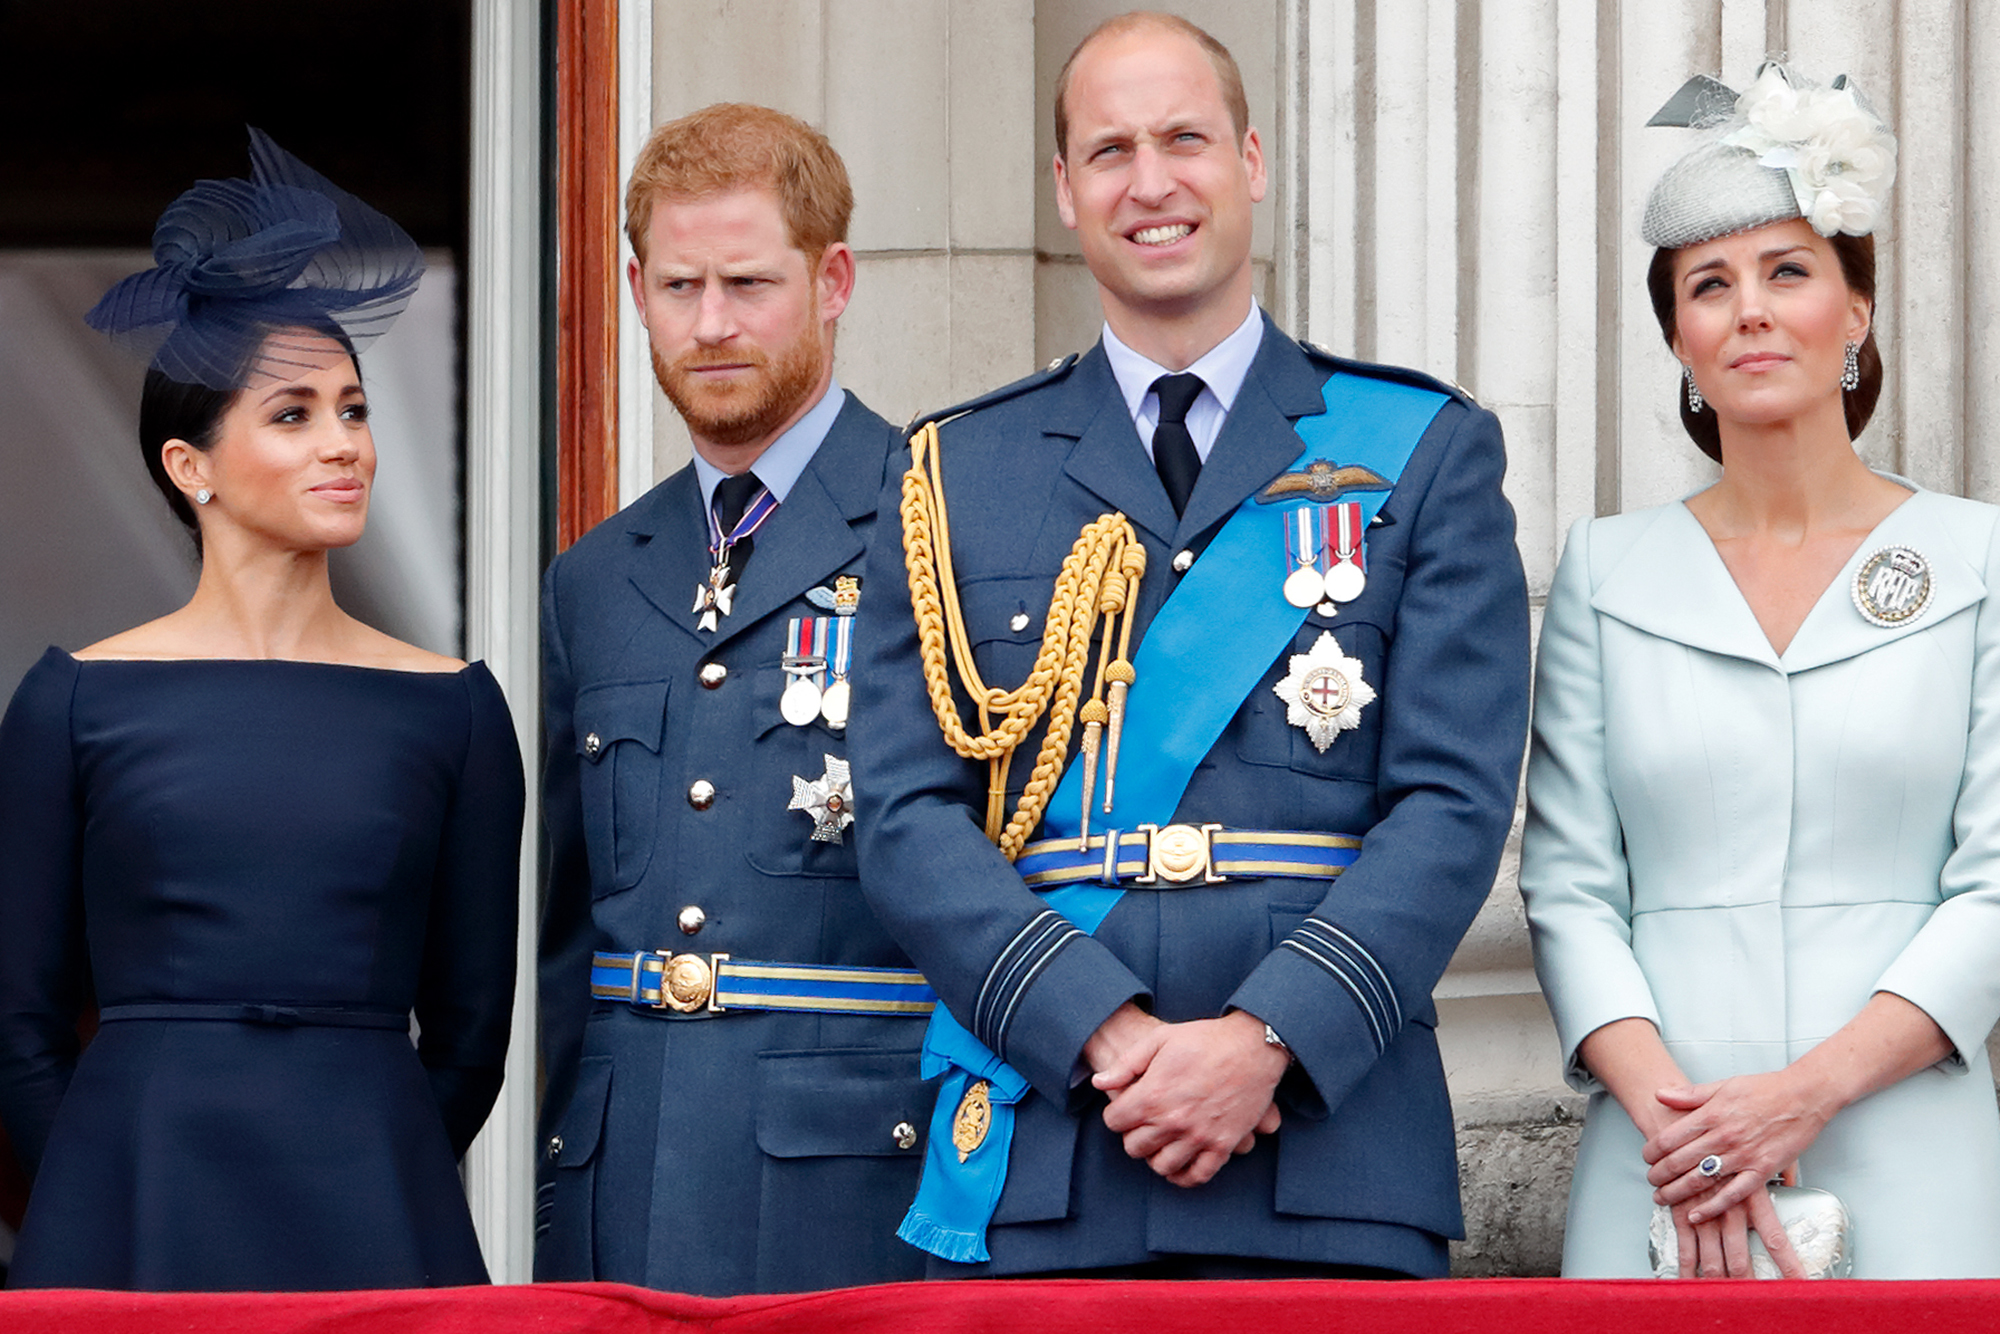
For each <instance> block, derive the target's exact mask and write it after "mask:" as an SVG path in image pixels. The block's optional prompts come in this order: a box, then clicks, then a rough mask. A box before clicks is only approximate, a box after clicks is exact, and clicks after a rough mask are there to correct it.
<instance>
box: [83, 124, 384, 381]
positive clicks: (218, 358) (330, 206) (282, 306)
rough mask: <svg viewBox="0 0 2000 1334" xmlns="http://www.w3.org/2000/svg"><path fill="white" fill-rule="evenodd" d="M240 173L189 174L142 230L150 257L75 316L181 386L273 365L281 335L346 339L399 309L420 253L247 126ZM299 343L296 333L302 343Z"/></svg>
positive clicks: (352, 345) (351, 344)
mask: <svg viewBox="0 0 2000 1334" xmlns="http://www.w3.org/2000/svg"><path fill="white" fill-rule="evenodd" d="M250 169H251V176H250V179H248V180H241V179H231V180H220V181H198V182H196V183H195V185H194V186H193V188H191V189H189V190H188V191H187V192H186V193H184V194H182V195H181V196H180V198H178V199H176V200H174V202H173V203H171V204H169V205H168V206H167V211H166V212H165V213H162V214H161V215H160V220H159V222H158V224H156V226H155V227H154V230H153V261H154V267H153V268H150V269H147V270H146V271H145V272H143V273H135V274H133V275H132V276H131V277H129V278H125V279H122V280H121V281H119V282H118V283H116V284H115V285H113V287H112V288H111V290H110V291H108V292H106V293H105V294H104V297H103V299H102V300H100V301H99V302H98V303H97V305H96V306H94V307H93V308H92V309H91V311H90V313H89V314H88V315H86V316H84V319H85V321H86V322H88V323H89V324H90V326H91V327H92V328H94V329H97V330H99V331H101V332H103V333H105V334H108V335H110V337H111V338H112V340H113V341H115V342H117V343H119V344H120V345H122V346H124V347H127V348H130V349H132V350H133V351H135V352H137V353H139V354H140V355H141V356H144V357H146V358H148V359H149V360H150V361H151V362H152V365H153V367H154V369H156V370H158V371H160V372H161V373H162V374H164V375H166V376H167V377H168V378H169V379H172V380H177V381H180V382H182V383H184V384H202V385H207V386H208V387H209V388H211V389H224V390H227V389H238V388H241V387H243V386H244V385H245V384H246V383H247V382H248V380H249V377H250V376H251V375H252V374H254V373H256V372H258V371H260V370H261V371H262V372H264V373H267V374H278V373H281V368H282V366H283V365H284V364H285V363H286V362H287V361H288V359H289V358H288V354H287V348H288V347H289V346H290V345H292V344H294V343H297V342H298V341H299V340H298V339H296V338H294V337H291V335H293V334H294V333H299V332H302V333H304V334H306V335H313V334H328V335H333V336H336V337H338V338H339V339H340V340H341V341H342V342H344V343H345V344H346V345H347V347H348V349H349V350H350V351H357V350H359V349H360V348H361V347H362V346H363V345H364V344H366V343H367V342H368V341H369V340H371V339H373V338H374V337H376V336H377V335H379V334H380V333H382V332H383V331H384V330H386V329H387V328H388V327H389V325H390V324H391V323H392V322H393V321H394V320H395V318H396V316H397V315H399V314H401V313H402V310H403V308H404V307H405V306H407V305H409V303H410V298H411V297H412V296H413V295H415V293H416V290H417V282H418V280H419V279H420V278H422V277H423V273H424V256H423V252H422V251H421V250H419V249H418V248H417V245H416V243H415V242H414V241H412V240H411V239H410V236H409V234H408V233H407V232H405V231H404V230H403V229H402V228H401V227H398V226H397V225H396V224H395V223H394V222H393V221H391V220H390V219H389V218H387V217H385V216H384V215H383V214H381V213H379V212H377V211H376V210H375V209H373V208H370V207H369V206H368V205H367V204H365V203H363V202H362V201H361V200H359V199H357V198H355V197H354V196H353V195H351V194H349V193H348V192H347V191H345V190H343V189H341V188H340V187H339V186H337V185H335V184H334V183H333V182H332V181H329V180H328V179H327V178H326V177H324V176H322V175H320V174H319V173H318V172H316V171H314V170H313V169H312V168H311V167H308V166H306V164H305V163H303V162H301V161H299V160H298V159H297V158H295V157H293V156H292V155H291V154H290V153H287V152H286V151H285V150H284V149H282V148H280V147H278V145H277V144H275V143H273V142H272V141H271V138H270V136H269V135H266V134H265V133H263V132H262V131H261V130H256V129H252V130H251V131H250ZM308 341H309V340H308Z"/></svg>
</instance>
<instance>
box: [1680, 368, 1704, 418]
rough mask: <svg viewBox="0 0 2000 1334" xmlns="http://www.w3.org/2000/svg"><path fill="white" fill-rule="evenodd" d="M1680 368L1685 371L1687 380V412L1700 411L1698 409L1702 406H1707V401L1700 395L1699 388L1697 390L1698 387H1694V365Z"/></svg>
mask: <svg viewBox="0 0 2000 1334" xmlns="http://www.w3.org/2000/svg"><path fill="white" fill-rule="evenodd" d="M1681 369H1682V370H1683V371H1685V372H1686V373H1687V382H1688V411H1689V412H1700V411H1701V410H1702V408H1704V407H1706V406H1707V401H1706V400H1705V399H1703V398H1702V396H1701V390H1699V389H1697V388H1695V383H1694V367H1692V366H1683V367H1682V368H1681Z"/></svg>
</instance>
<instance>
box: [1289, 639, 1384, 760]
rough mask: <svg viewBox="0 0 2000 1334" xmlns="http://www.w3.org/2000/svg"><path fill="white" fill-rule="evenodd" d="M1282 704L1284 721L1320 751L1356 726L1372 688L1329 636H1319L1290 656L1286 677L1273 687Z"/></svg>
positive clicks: (1371, 697) (1355, 663) (1355, 662)
mask: <svg viewBox="0 0 2000 1334" xmlns="http://www.w3.org/2000/svg"><path fill="white" fill-rule="evenodd" d="M1272 690H1274V691H1275V692H1276V693H1277V696H1278V698H1279V699H1282V700H1283V701H1285V721H1286V722H1288V723H1290V724H1291V725H1292V726H1293V727H1297V728H1301V729H1303V730H1304V731H1305V734H1306V738H1307V740H1309V741H1311V742H1312V743H1313V748H1314V749H1316V750H1319V751H1321V752H1324V751H1325V750H1326V748H1327V747H1329V746H1331V745H1332V744H1333V743H1334V741H1335V740H1336V739H1338V738H1339V736H1340V734H1341V733H1342V732H1348V731H1352V730H1353V729H1355V728H1357V727H1359V726H1361V710H1362V709H1364V708H1365V707H1367V706H1368V705H1370V704H1373V703H1374V702H1375V687H1373V686H1371V685H1369V684H1368V682H1367V681H1365V680H1363V679H1362V677H1361V663H1360V661H1359V660H1358V659H1356V658H1350V657H1348V656H1347V655H1346V654H1345V653H1343V652H1341V649H1340V645H1339V643H1338V642H1336V641H1335V639H1334V637H1333V633H1332V632H1331V631H1328V630H1322V631H1320V632H1319V638H1318V640H1316V641H1315V642H1314V643H1313V646H1312V648H1311V649H1309V650H1307V651H1306V652H1304V653H1294V654H1293V655H1292V661H1291V665H1290V670H1289V671H1288V672H1287V674H1286V676H1285V679H1284V680H1282V681H1280V682H1278V684H1277V685H1275V686H1273V687H1272Z"/></svg>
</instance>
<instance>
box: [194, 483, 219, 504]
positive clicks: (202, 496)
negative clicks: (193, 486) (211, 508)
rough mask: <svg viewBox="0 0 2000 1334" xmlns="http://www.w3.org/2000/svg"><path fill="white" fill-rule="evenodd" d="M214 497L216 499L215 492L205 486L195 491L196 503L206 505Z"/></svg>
mask: <svg viewBox="0 0 2000 1334" xmlns="http://www.w3.org/2000/svg"><path fill="white" fill-rule="evenodd" d="M214 499H215V492H213V491H211V490H209V489H208V488H207V487H205V486H204V487H202V488H201V489H200V490H199V491H197V492H195V493H194V503H195V504H197V505H206V504H207V503H208V502H209V501H211V500H214Z"/></svg>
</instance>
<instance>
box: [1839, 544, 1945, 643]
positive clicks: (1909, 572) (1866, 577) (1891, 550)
mask: <svg viewBox="0 0 2000 1334" xmlns="http://www.w3.org/2000/svg"><path fill="white" fill-rule="evenodd" d="M1935 591H1936V585H1935V584H1934V583H1933V582H1932V580H1931V564H1930V562H1929V561H1927V560H1925V559H1924V557H1923V553H1921V552H1919V551H1916V550H1914V549H1912V548H1910V547H1883V548H1882V549H1881V550H1879V551H1876V552H1873V553H1871V554H1870V555H1869V557H1868V559H1867V560H1864V561H1862V562H1861V568H1860V569H1858V570H1856V571H1855V572H1854V590H1853V592H1854V608H1855V610H1856V611H1859V612H1860V613H1861V614H1862V616H1864V617H1865V618H1867V620H1868V622H1869V623H1870V624H1871V625H1879V626H1881V627H1882V628H1883V629H1884V630H1893V629H1895V628H1896V627H1897V626H1900V625H1908V624H1909V623H1910V622H1911V621H1914V620H1916V619H1917V617H1919V616H1921V615H1923V614H1924V608H1926V607H1928V606H1930V605H1931V594H1932V593H1933V592H1935Z"/></svg>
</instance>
